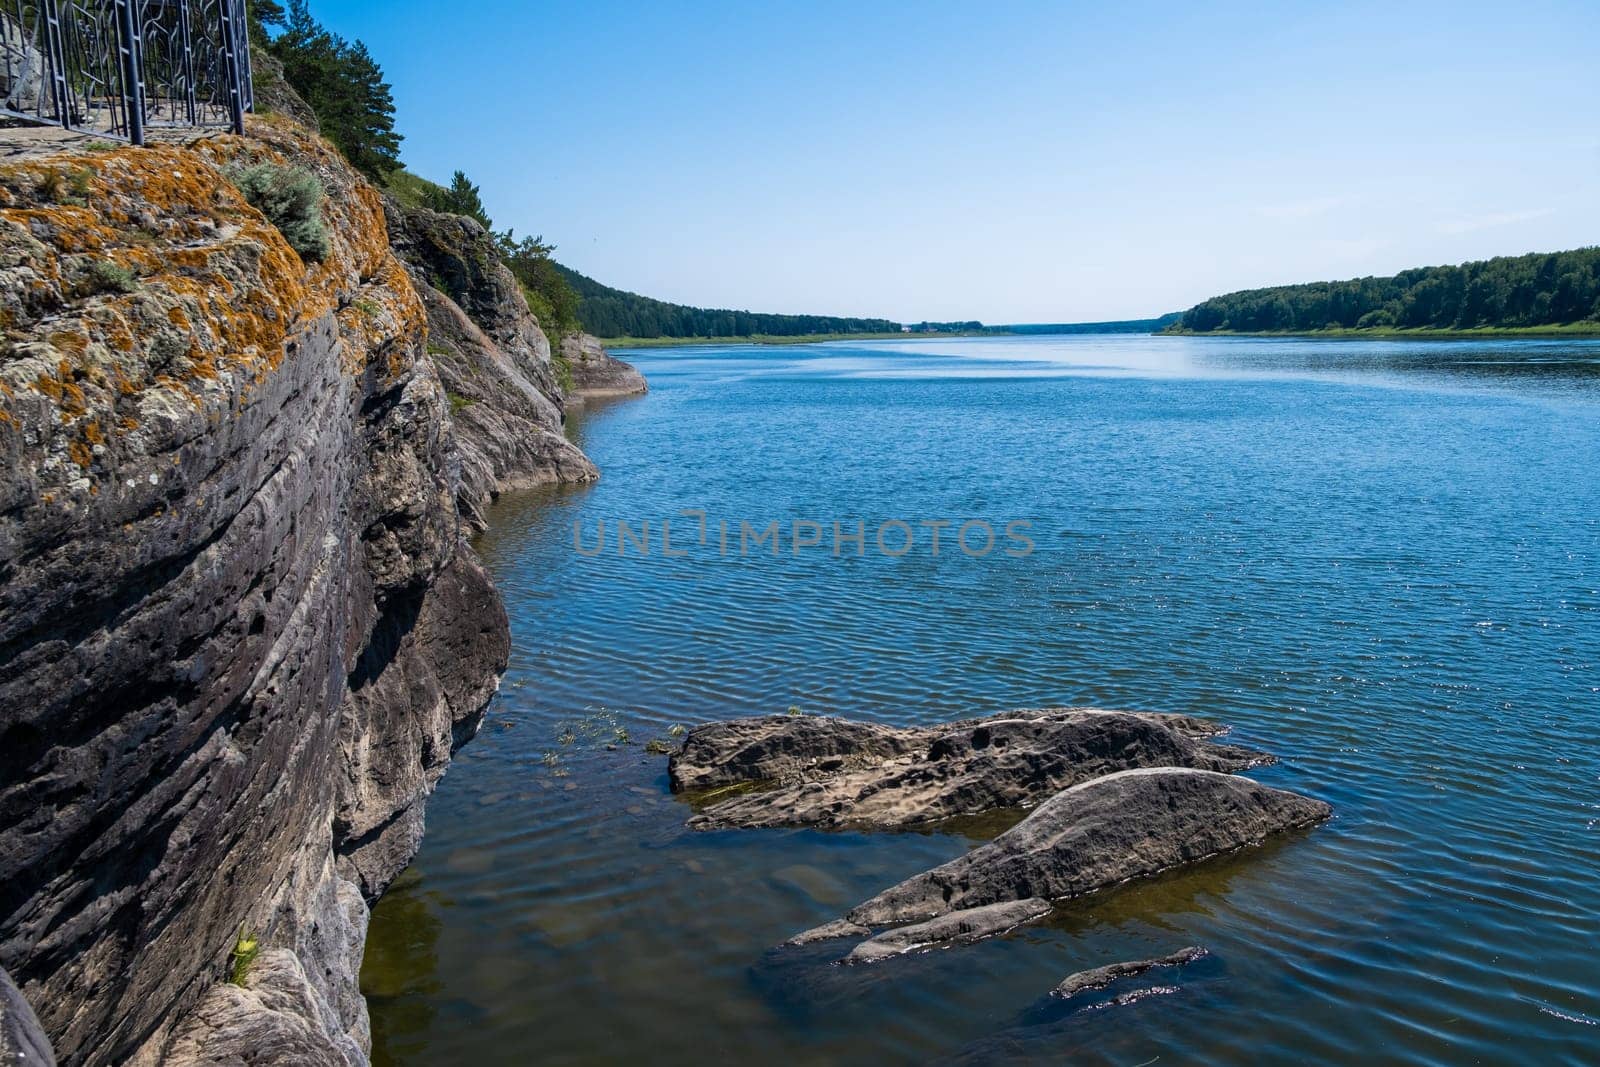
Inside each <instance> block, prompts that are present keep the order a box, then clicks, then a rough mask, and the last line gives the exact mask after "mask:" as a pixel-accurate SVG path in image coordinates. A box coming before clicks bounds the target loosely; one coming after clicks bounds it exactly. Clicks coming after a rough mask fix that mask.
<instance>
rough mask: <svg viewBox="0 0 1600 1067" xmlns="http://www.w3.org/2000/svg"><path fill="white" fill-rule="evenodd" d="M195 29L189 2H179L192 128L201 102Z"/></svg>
mask: <svg viewBox="0 0 1600 1067" xmlns="http://www.w3.org/2000/svg"><path fill="white" fill-rule="evenodd" d="M193 29H194V28H193V27H192V26H190V24H189V0H178V36H179V37H180V38H182V40H183V103H184V106H185V107H186V108H187V109H188V114H189V125H191V126H193V125H195V122H196V120H197V119H198V118H199V114H198V112H199V102H198V101H197V100H196V99H195V84H194V32H193Z"/></svg>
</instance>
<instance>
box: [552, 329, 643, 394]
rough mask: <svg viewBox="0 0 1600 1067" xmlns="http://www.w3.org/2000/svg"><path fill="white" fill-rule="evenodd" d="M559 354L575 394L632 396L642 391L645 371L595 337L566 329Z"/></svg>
mask: <svg viewBox="0 0 1600 1067" xmlns="http://www.w3.org/2000/svg"><path fill="white" fill-rule="evenodd" d="M561 355H562V358H563V359H564V360H565V361H566V364H567V370H568V373H569V375H570V376H571V380H572V393H573V394H574V396H576V397H577V398H579V399H580V400H581V399H584V398H588V397H595V398H599V397H611V396H633V395H635V394H637V393H643V392H645V391H646V390H647V389H648V388H649V387H648V386H647V385H646V384H645V380H644V375H642V374H640V373H639V372H638V371H637V370H634V369H633V367H632V366H630V365H629V364H627V363H624V362H623V361H622V360H620V359H617V358H616V357H614V356H613V355H612V354H611V353H609V352H607V351H606V350H605V348H604V347H603V346H602V345H601V344H600V339H599V338H598V337H590V336H589V335H588V334H586V333H569V334H567V335H566V336H565V337H563V338H562V339H561Z"/></svg>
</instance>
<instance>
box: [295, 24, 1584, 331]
mask: <svg viewBox="0 0 1600 1067" xmlns="http://www.w3.org/2000/svg"><path fill="white" fill-rule="evenodd" d="M312 11H313V13H314V14H315V15H316V16H317V17H319V18H320V19H322V20H323V21H324V22H326V23H327V24H328V25H329V26H330V28H332V29H334V30H336V31H337V32H340V33H342V34H344V35H346V36H349V37H352V38H360V39H362V40H364V41H366V42H367V44H368V45H369V47H370V48H371V50H372V52H373V54H374V56H375V57H376V58H377V59H378V61H379V62H380V63H381V64H382V65H383V68H384V71H385V73H386V75H387V76H388V77H389V79H390V80H391V81H392V82H393V84H394V93H395V101H396V105H397V111H398V125H399V129H400V131H401V132H402V133H403V134H405V136H406V141H405V143H404V145H403V148H402V151H403V155H404V158H405V161H406V163H407V165H408V166H409V167H410V168H411V169H412V170H415V171H416V172H418V173H420V174H423V175H424V176H427V177H430V178H433V179H435V180H441V179H448V177H449V175H450V172H451V171H452V170H454V169H456V168H460V169H462V170H465V171H466V172H467V173H468V174H469V175H470V176H471V177H472V179H473V180H474V181H476V182H478V183H479V184H481V186H482V188H483V197H484V201H485V203H486V204H487V206H488V208H489V211H490V212H491V214H492V215H493V216H494V218H495V220H496V223H497V225H499V226H501V227H504V226H512V227H515V229H516V230H517V231H518V232H519V233H542V234H543V235H544V236H545V238H546V239H547V240H550V241H552V242H554V243H555V244H556V245H557V248H558V251H557V258H559V259H560V260H561V261H562V262H564V263H566V264H568V265H569V266H571V267H573V268H574V269H576V270H578V271H581V272H582V273H584V274H587V275H589V276H591V277H593V278H595V279H597V280H599V281H601V282H604V283H605V284H607V285H612V286H615V287H617V288H620V289H627V290H631V291H634V292H638V293H643V294H645V295H648V296H652V297H656V298H659V299H663V300H671V301H676V302H681V303H687V304H695V305H700V306H715V307H734V308H748V309H751V310H756V311H765V312H794V313H812V314H834V315H860V316H883V317H887V318H892V319H896V320H899V321H906V322H910V321H917V320H921V319H933V320H949V319H981V320H983V321H985V322H990V323H1029V322H1046V323H1049V322H1062V323H1065V322H1092V321H1111V320H1118V319H1135V318H1147V317H1153V316H1156V315H1160V314H1163V313H1165V312H1169V311H1178V310H1182V309H1184V308H1187V307H1189V306H1191V305H1193V304H1195V303H1196V302H1198V301H1200V300H1202V299H1204V298H1206V297H1208V296H1212V295H1216V294H1219V293H1223V292H1228V291H1232V290H1238V289H1245V288H1253V287H1256V286H1262V285H1276V284H1288V283H1294V282H1305V281H1317V280H1329V279H1336V278H1347V277H1357V276H1362V275H1368V274H1379V275H1382V274H1392V273H1394V272H1395V271H1398V270H1402V269H1405V268H1408V267H1415V266H1424V265H1431V264H1440V263H1456V262H1462V261H1465V260H1471V259H1484V258H1488V257H1491V256H1496V255H1515V254H1520V253H1524V252H1534V251H1538V252H1545V251H1556V250H1560V249H1567V248H1576V247H1580V246H1583V245H1591V244H1595V243H1597V242H1600V130H1597V128H1596V126H1595V123H1594V120H1593V117H1592V113H1591V103H1590V102H1591V101H1592V100H1593V99H1595V98H1596V95H1597V90H1600V66H1597V65H1595V64H1593V63H1592V57H1591V54H1590V53H1591V48H1592V46H1591V43H1590V42H1592V41H1593V40H1594V36H1595V31H1596V30H1597V29H1600V10H1597V9H1595V8H1593V7H1592V6H1590V5H1584V4H1578V3H1562V2H1534V3H1530V4H1526V5H1523V6H1521V7H1519V8H1518V10H1517V11H1516V14H1515V17H1514V18H1508V17H1506V16H1505V15H1504V14H1503V13H1502V11H1501V10H1498V9H1496V8H1495V7H1493V6H1490V5H1486V4H1436V3H1428V4H1418V5H1407V6H1406V7H1405V8H1404V9H1400V8H1396V7H1394V6H1387V5H1379V4H1373V3H1356V4H1350V5H1341V6H1340V7H1339V8H1338V9H1337V10H1325V9H1320V8H1319V9H1305V10H1295V11H1284V10H1280V9H1279V7H1278V6H1276V5H1264V4H1231V5H1227V6H1225V7H1222V8H1214V9H1199V8H1190V7H1188V6H1186V5H1176V4H1159V3H1135V4H1130V5H1119V6H1118V7H1117V8H1116V9H1115V10H1111V9H1105V8H1100V7H1097V6H1079V5H1072V6H1060V7H1058V6H1055V5H1016V6H1008V7H1006V8H1004V9H999V10H985V11H982V12H979V11H977V10H975V9H967V8H963V7H960V6H956V5H948V4H929V5H918V6H917V7H916V8H915V9H911V8H906V9H903V10H901V11H889V10H886V9H875V10H870V11H861V10H857V9H856V8H855V7H853V6H850V5H843V4H822V5H809V6H807V7H806V8H804V9H803V10H801V9H789V10H786V9H778V8H769V7H760V8H745V7H743V6H739V5H718V4H690V5H683V6H678V7H674V8H671V9H665V10H656V9H644V10H635V9H633V8H631V7H629V6H627V5H621V4H614V3H592V4H582V5H546V6H541V7H537V8H536V7H533V6H531V5H530V6H524V5H519V4H512V3H506V2H503V0H490V2H485V3H481V4H477V5H461V6H460V7H458V8H456V9H452V10H451V12H450V14H451V19H450V22H449V23H448V24H441V23H440V22H439V14H438V12H439V7H438V5H437V4H429V3H423V2H422V0H397V2H393V3H388V4H383V5H379V4H376V3H373V2H372V0H314V3H313V5H312Z"/></svg>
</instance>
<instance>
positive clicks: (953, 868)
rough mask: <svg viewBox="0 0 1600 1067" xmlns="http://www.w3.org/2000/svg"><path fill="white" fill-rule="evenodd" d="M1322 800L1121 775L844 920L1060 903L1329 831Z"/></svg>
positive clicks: (1202, 777) (1248, 786) (1235, 785)
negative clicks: (1296, 835)
mask: <svg viewBox="0 0 1600 1067" xmlns="http://www.w3.org/2000/svg"><path fill="white" fill-rule="evenodd" d="M1330 814H1332V809H1331V808H1330V807H1329V806H1328V805H1327V804H1325V803H1323V802H1322V801H1320V800H1313V799H1311V798H1310V797H1304V796H1301V795H1299V794H1297V793H1290V792H1288V791H1286V790H1282V789H1273V788H1271V787H1269V786H1264V785H1261V784H1260V783H1258V782H1255V781H1252V780H1251V779H1249V778H1240V777H1236V776H1233V775H1228V774H1219V773H1217V772H1215V771H1204V770H1192V769H1181V768H1173V767H1160V768H1155V769H1150V770H1132V771H1121V772H1119V773H1116V774H1110V775H1107V776H1105V777H1103V778H1097V779H1095V780H1093V781H1090V782H1086V783H1084V784H1082V785H1078V786H1074V787H1072V788H1070V789H1067V790H1065V791H1064V792H1061V793H1058V794H1057V795H1056V796H1055V797H1054V798H1053V799H1051V800H1049V801H1047V802H1046V803H1044V804H1042V805H1041V806H1040V807H1039V808H1038V809H1037V810H1035V811H1034V812H1033V813H1032V814H1030V815H1029V816H1028V817H1027V818H1026V819H1024V820H1023V821H1022V822H1020V823H1018V824H1017V825H1016V826H1014V827H1012V828H1011V829H1010V830H1007V831H1006V832H1005V833H1003V834H1001V835H1000V836H999V837H997V838H995V839H994V840H993V841H990V842H988V843H987V844H984V845H980V846H979V847H978V848H975V849H973V850H972V851H971V852H968V853H966V854H965V855H963V856H961V857H959V858H957V859H954V860H951V861H950V862H949V863H946V864H943V865H941V866H939V867H935V868H934V869H933V870H931V871H926V872H924V873H922V874H919V875H917V876H916V877H914V878H909V879H907V880H906V881H904V882H901V883H900V884H899V885H896V886H893V887H892V888H890V889H887V890H885V891H884V892H882V893H880V894H878V895H877V896H876V897H873V898H872V899H871V900H868V901H866V902H865V903H863V904H860V905H858V906H857V907H856V908H854V909H853V910H851V911H850V912H849V913H848V915H846V918H847V919H849V920H850V921H851V922H854V923H859V924H861V925H863V926H877V925H882V924H884V923H898V922H913V921H920V920H923V919H927V918H930V917H932V916H938V915H947V914H949V913H950V912H954V911H961V910H963V909H968V908H975V907H980V906H982V905H985V904H995V903H999V902H1002V901H1008V900H1025V899H1027V898H1029V897H1043V898H1046V899H1050V900H1061V899H1065V898H1068V897H1076V896H1081V895H1083V894H1085V893H1092V892H1094V891H1096V890H1099V889H1104V888H1107V887H1108V886H1113V885H1116V884H1118V883H1119V882H1125V881H1127V880H1129V879H1131V878H1142V877H1147V876H1149V875H1153V874H1157V873H1159V872H1161V871H1164V870H1166V869H1168V868H1171V867H1177V866H1181V865H1184V864H1189V863H1197V862H1199V861H1201V860H1204V859H1208V858H1210V857H1212V856H1217V855H1221V854H1223V853H1226V852H1232V851H1234V850H1235V849H1239V848H1243V847H1245V846H1246V845H1256V844H1260V843H1261V842H1262V841H1264V840H1265V839H1266V838H1267V837H1269V836H1271V835H1272V834H1275V833H1282V832H1284V831H1287V830H1296V829H1300V828H1302V827H1307V826H1311V825H1313V824H1315V823H1318V822H1321V821H1322V820H1324V819H1326V818H1328V816H1329V815H1330Z"/></svg>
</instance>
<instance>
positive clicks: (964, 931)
mask: <svg viewBox="0 0 1600 1067" xmlns="http://www.w3.org/2000/svg"><path fill="white" fill-rule="evenodd" d="M1048 914H1050V902H1049V901H1048V900H1039V899H1037V898H1034V899H1030V900H1008V901H1006V902H1005V903H1003V904H988V905H985V906H983V907H979V908H968V909H966V910H965V911H957V912H952V913H950V914H949V915H941V916H939V917H938V918H935V919H929V920H928V921H927V922H920V923H913V924H912V925H910V926H897V927H895V928H894V929H892V930H885V931H884V932H883V933H881V934H878V935H877V936H876V937H872V938H869V939H868V940H866V941H863V942H861V944H859V945H857V946H856V947H855V948H853V949H851V950H850V954H849V955H848V956H846V957H845V958H844V962H845V963H872V962H874V961H877V960H881V959H887V958H888V957H890V956H899V955H903V954H904V953H907V952H916V951H918V950H920V949H927V948H939V947H942V946H945V945H955V944H966V943H968V942H971V941H978V940H981V939H983V938H985V937H993V936H994V935H995V934H1003V933H1005V932H1006V931H1007V930H1013V929H1015V928H1016V927H1018V926H1021V925H1023V924H1024V923H1030V922H1033V921H1034V920H1035V919H1038V918H1040V917H1042V916H1045V915H1048ZM819 929H820V927H819Z"/></svg>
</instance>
